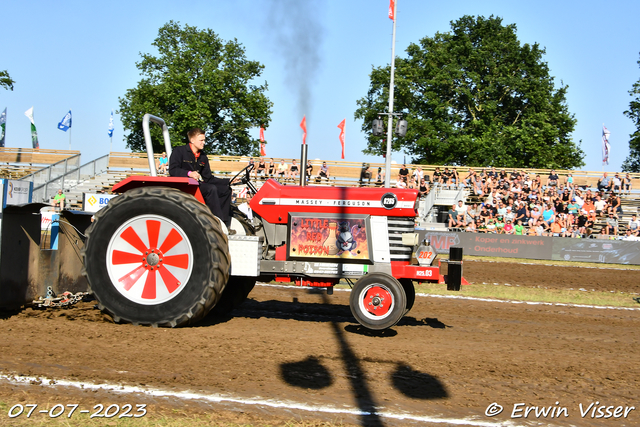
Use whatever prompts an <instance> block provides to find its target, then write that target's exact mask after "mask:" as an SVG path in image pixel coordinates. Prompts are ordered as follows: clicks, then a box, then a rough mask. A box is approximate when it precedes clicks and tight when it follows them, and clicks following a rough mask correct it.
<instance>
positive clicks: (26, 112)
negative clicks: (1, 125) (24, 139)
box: [24, 107, 35, 125]
mask: <svg viewBox="0 0 640 427" xmlns="http://www.w3.org/2000/svg"><path fill="white" fill-rule="evenodd" d="M24 115H25V116H27V117H28V118H29V120H31V124H32V125H35V123H34V122H33V107H31V108H29V109H28V110H27V111H25V112H24Z"/></svg>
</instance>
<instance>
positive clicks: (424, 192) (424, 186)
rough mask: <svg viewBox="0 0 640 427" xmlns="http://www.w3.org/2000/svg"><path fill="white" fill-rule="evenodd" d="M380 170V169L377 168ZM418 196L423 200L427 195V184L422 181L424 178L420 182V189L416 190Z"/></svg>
mask: <svg viewBox="0 0 640 427" xmlns="http://www.w3.org/2000/svg"><path fill="white" fill-rule="evenodd" d="M378 169H380V168H378ZM418 190H419V192H418V196H419V197H421V198H423V197H425V196H426V195H427V194H429V184H427V182H426V181H425V180H424V178H422V179H421V180H420V188H419V189H418Z"/></svg>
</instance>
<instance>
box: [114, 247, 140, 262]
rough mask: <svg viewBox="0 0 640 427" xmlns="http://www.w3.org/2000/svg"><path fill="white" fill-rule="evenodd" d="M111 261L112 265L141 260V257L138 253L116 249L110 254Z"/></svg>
mask: <svg viewBox="0 0 640 427" xmlns="http://www.w3.org/2000/svg"><path fill="white" fill-rule="evenodd" d="M111 261H112V262H113V264H114V265H120V264H133V263H136V262H142V258H140V254H132V253H131V252H123V251H119V250H117V249H116V250H114V251H113V254H112V255H111Z"/></svg>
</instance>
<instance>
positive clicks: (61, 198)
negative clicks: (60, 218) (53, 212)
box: [52, 189, 66, 210]
mask: <svg viewBox="0 0 640 427" xmlns="http://www.w3.org/2000/svg"><path fill="white" fill-rule="evenodd" d="M65 198H66V197H65V195H64V193H63V192H62V189H60V190H58V193H57V194H56V195H55V196H53V203H52V204H53V207H54V208H56V209H60V210H62V209H64V204H65Z"/></svg>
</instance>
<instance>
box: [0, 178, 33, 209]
mask: <svg viewBox="0 0 640 427" xmlns="http://www.w3.org/2000/svg"><path fill="white" fill-rule="evenodd" d="M3 181H4V188H3V189H2V194H3V201H2V207H3V208H6V207H7V206H11V205H25V204H27V203H31V196H32V194H33V182H29V181H19V180H17V179H5V180H3Z"/></svg>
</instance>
